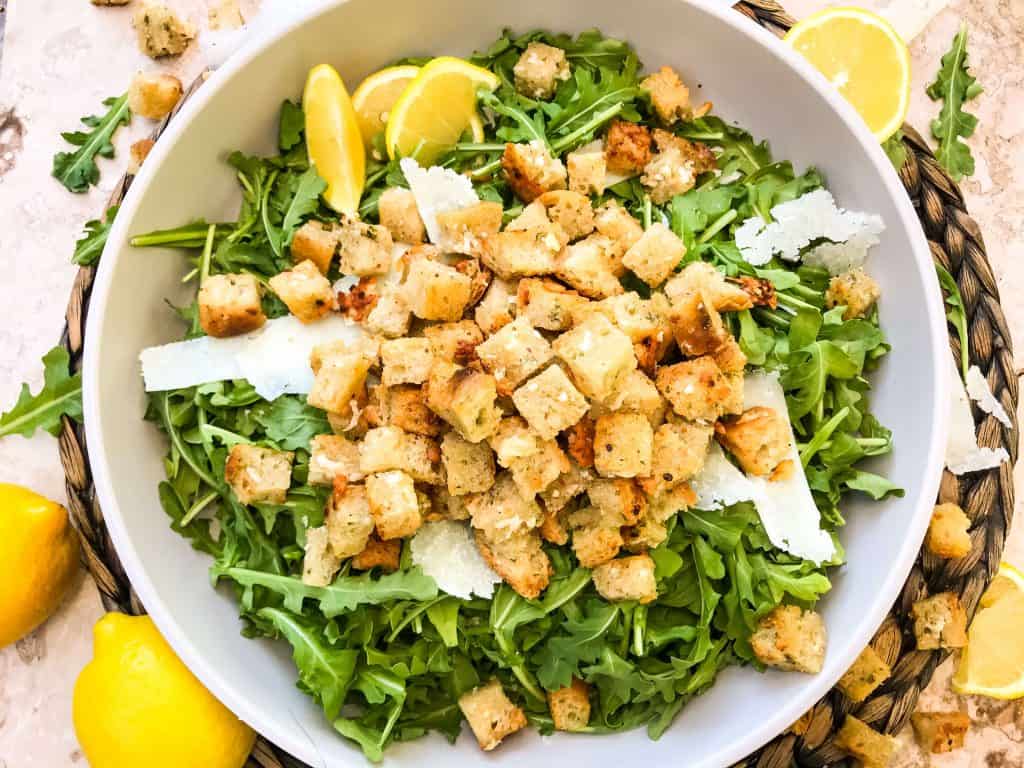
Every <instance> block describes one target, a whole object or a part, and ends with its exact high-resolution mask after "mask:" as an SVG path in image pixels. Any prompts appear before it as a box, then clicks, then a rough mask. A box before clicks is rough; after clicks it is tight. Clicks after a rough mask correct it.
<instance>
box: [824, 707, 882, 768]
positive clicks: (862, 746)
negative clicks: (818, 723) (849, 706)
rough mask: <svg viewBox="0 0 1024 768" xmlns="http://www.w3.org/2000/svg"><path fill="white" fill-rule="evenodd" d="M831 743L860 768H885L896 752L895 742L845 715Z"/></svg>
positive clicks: (852, 717) (851, 716)
mask: <svg viewBox="0 0 1024 768" xmlns="http://www.w3.org/2000/svg"><path fill="white" fill-rule="evenodd" d="M832 743H833V744H834V745H835V746H836V747H837V748H839V749H841V750H842V751H843V752H845V753H846V754H848V755H850V756H851V757H854V758H856V759H857V760H859V761H860V764H861V766H862V768H886V766H888V765H889V761H890V760H891V759H892V755H893V752H895V750H896V740H895V739H893V738H892V737H891V736H885V735H883V734H881V733H879V732H878V731H876V730H875V729H873V728H871V727H870V726H868V725H867V724H865V723H864V722H862V721H861V720H858V719H857V718H856V717H854V716H853V715H847V716H846V719H845V720H844V721H843V726H842V727H841V728H840V729H839V730H838V731H837V732H836V735H835V738H834V739H833V740H832Z"/></svg>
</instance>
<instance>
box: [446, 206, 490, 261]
mask: <svg viewBox="0 0 1024 768" xmlns="http://www.w3.org/2000/svg"><path fill="white" fill-rule="evenodd" d="M502 215H503V211H502V207H501V203H497V202H494V201H493V200H481V201H480V202H478V203H474V204H473V205H470V206H466V207H465V208H456V209H454V210H451V211H442V212H440V213H438V214H437V226H438V229H439V230H440V237H439V238H438V241H437V245H438V247H439V248H440V249H441V250H442V251H445V252H446V253H464V254H467V255H472V256H475V255H477V254H479V253H480V250H481V248H482V247H483V241H484V240H485V239H486V238H488V237H491V236H493V235H496V234H498V230H500V229H501V219H502Z"/></svg>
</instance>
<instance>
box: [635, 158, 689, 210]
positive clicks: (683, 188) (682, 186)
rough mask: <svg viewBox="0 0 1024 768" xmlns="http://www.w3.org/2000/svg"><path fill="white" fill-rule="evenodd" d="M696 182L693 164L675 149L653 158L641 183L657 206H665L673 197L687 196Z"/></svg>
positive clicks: (646, 167)
mask: <svg viewBox="0 0 1024 768" xmlns="http://www.w3.org/2000/svg"><path fill="white" fill-rule="evenodd" d="M696 180H697V175H696V173H695V170H694V167H693V163H692V162H690V161H689V160H687V159H686V157H684V156H683V155H682V153H680V151H679V150H678V149H676V148H675V147H670V148H668V149H665V150H663V151H661V152H658V154H656V155H655V156H654V157H652V158H651V162H649V163H648V164H647V165H645V166H644V172H643V175H642V176H641V177H640V183H641V184H643V185H644V187H646V188H647V191H648V194H649V195H650V197H651V200H652V201H653V202H654V203H656V204H657V205H664V204H665V203H667V202H668V201H669V200H671V199H672V198H673V197H676V196H677V195H683V194H686V193H687V192H689V191H690V190H691V189H693V186H694V184H695V183H696Z"/></svg>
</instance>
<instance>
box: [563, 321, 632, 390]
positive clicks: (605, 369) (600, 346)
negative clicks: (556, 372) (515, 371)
mask: <svg viewBox="0 0 1024 768" xmlns="http://www.w3.org/2000/svg"><path fill="white" fill-rule="evenodd" d="M551 346H552V349H553V350H554V352H555V354H556V355H557V356H558V357H559V358H561V359H562V360H564V361H565V363H566V365H568V366H569V371H570V372H571V373H572V377H573V381H574V382H575V384H576V386H577V387H578V388H579V390H580V391H581V392H582V393H583V394H584V395H586V396H587V397H593V398H597V399H603V398H605V397H607V396H608V395H610V394H611V393H612V392H613V391H614V390H615V387H616V385H617V384H618V383H619V381H620V379H622V377H624V376H626V375H628V374H629V372H630V371H632V370H635V369H636V357H635V356H634V354H633V345H632V343H631V342H630V340H629V337H628V336H627V335H626V334H624V333H623V332H622V331H620V330H619V329H618V328H616V327H615V326H613V325H612V324H611V323H610V322H609V321H608V319H607V318H606V317H604V316H603V315H593V316H591V317H588V318H587V319H586V320H584V321H583V322H582V323H580V324H579V325H577V326H576V327H575V328H573V329H572V330H571V331H568V332H566V333H563V334H562V335H561V336H559V337H558V338H557V339H555V341H554V343H553V344H552V345H551Z"/></svg>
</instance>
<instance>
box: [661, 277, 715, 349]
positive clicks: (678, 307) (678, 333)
mask: <svg viewBox="0 0 1024 768" xmlns="http://www.w3.org/2000/svg"><path fill="white" fill-rule="evenodd" d="M668 322H669V324H670V325H671V327H672V335H673V336H674V337H675V340H676V343H677V344H678V345H679V350H680V351H681V352H682V353H683V354H684V355H687V356H689V357H697V356H698V355H706V354H709V353H711V352H714V351H715V350H717V349H718V348H719V347H721V346H722V345H723V344H725V343H726V340H727V339H728V338H730V334H729V329H728V328H726V327H725V324H724V323H723V322H722V316H721V315H720V314H719V313H718V310H717V309H715V307H714V304H713V302H712V301H711V300H710V299H709V298H708V295H707V293H706V292H705V291H704V290H702V289H698V290H695V291H687V292H686V293H682V294H680V295H678V296H676V297H675V298H674V299H673V300H672V304H671V307H670V308H669V311H668Z"/></svg>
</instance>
